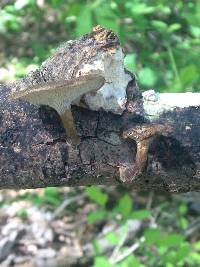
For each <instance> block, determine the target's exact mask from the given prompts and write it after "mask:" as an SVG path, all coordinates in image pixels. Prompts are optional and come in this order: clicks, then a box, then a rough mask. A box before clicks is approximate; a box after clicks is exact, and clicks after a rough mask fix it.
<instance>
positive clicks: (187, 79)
mask: <svg viewBox="0 0 200 267" xmlns="http://www.w3.org/2000/svg"><path fill="white" fill-rule="evenodd" d="M179 75H180V79H181V83H182V85H183V86H186V85H188V84H190V83H192V82H193V81H194V80H195V79H197V78H198V75H199V74H198V70H197V67H196V66H195V65H194V64H190V65H188V66H186V67H184V68H182V69H181V70H180V73H179Z"/></svg>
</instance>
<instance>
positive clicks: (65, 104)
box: [11, 74, 105, 144]
mask: <svg viewBox="0 0 200 267" xmlns="http://www.w3.org/2000/svg"><path fill="white" fill-rule="evenodd" d="M104 83H105V79H104V77H103V76H100V75H98V74H87V75H84V76H80V77H76V78H73V79H70V80H59V81H50V82H46V83H43V84H38V85H34V86H29V87H27V88H25V89H22V90H20V91H15V92H13V93H12V95H11V99H12V100H16V99H17V100H18V99H20V100H26V101H29V102H30V103H32V104H36V105H48V106H50V107H52V108H54V109H55V110H56V111H57V112H58V114H59V115H60V117H61V119H62V122H63V125H64V127H65V129H66V131H67V134H68V135H69V137H70V138H71V139H72V141H73V143H74V144H78V143H79V142H80V138H79V136H78V134H77V131H76V126H75V122H74V118H73V115H72V112H71V104H72V103H73V101H77V100H79V99H80V98H81V97H82V95H84V94H86V93H88V92H91V91H96V90H98V89H99V88H101V87H102V86H103V84H104Z"/></svg>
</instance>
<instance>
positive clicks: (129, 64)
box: [124, 53, 136, 72]
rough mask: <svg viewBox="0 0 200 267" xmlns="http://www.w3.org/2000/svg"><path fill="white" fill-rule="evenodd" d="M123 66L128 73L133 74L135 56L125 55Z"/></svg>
mask: <svg viewBox="0 0 200 267" xmlns="http://www.w3.org/2000/svg"><path fill="white" fill-rule="evenodd" d="M124 65H125V67H126V68H127V69H128V70H129V71H132V72H134V71H135V70H136V54H134V53H132V54H127V55H126V56H125V58H124Z"/></svg>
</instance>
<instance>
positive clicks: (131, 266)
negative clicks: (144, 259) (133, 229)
mask: <svg viewBox="0 0 200 267" xmlns="http://www.w3.org/2000/svg"><path fill="white" fill-rule="evenodd" d="M116 267H145V266H144V265H143V264H141V263H140V261H139V259H138V258H136V257H135V256H134V255H130V256H128V257H127V258H125V259H124V260H123V261H122V263H121V264H118V265H117V266H116Z"/></svg>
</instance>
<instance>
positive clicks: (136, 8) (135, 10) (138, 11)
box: [126, 2, 156, 15]
mask: <svg viewBox="0 0 200 267" xmlns="http://www.w3.org/2000/svg"><path fill="white" fill-rule="evenodd" d="M126 8H127V9H129V8H130V9H131V13H132V14H133V15H143V14H151V13H153V12H154V11H155V9H156V8H155V7H153V6H148V5H146V4H145V3H133V2H132V3H131V2H128V3H127V4H126Z"/></svg>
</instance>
